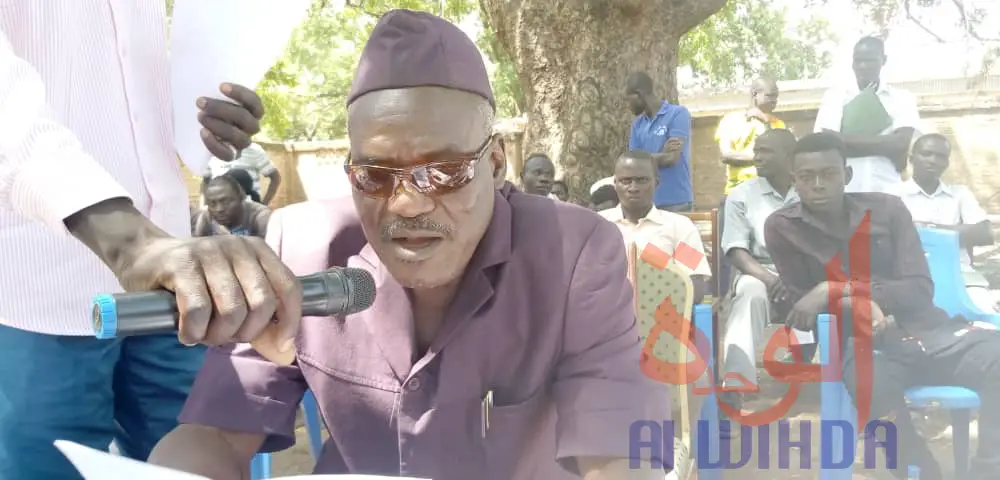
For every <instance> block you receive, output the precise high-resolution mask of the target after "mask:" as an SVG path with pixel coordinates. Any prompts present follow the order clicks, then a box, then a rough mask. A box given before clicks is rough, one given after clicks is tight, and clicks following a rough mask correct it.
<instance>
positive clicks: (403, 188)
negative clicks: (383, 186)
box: [387, 181, 434, 218]
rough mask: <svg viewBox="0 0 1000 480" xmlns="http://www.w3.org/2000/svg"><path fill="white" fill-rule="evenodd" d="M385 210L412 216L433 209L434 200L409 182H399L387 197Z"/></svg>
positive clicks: (402, 215)
mask: <svg viewBox="0 0 1000 480" xmlns="http://www.w3.org/2000/svg"><path fill="white" fill-rule="evenodd" d="M387 210H389V211H390V212H392V213H394V214H396V215H399V216H400V217H404V218H413V217H417V216H420V215H423V214H426V213H430V212H431V211H432V210H434V200H433V199H432V198H431V197H429V196H428V195H424V194H422V193H420V192H418V191H417V189H416V188H414V187H413V186H412V185H411V184H410V182H408V181H403V182H400V183H399V185H398V186H397V187H396V190H395V191H394V192H393V193H392V196H391V197H389V204H388V207H387Z"/></svg>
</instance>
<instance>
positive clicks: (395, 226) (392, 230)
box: [379, 216, 453, 240]
mask: <svg viewBox="0 0 1000 480" xmlns="http://www.w3.org/2000/svg"><path fill="white" fill-rule="evenodd" d="M452 230H453V229H452V228H451V227H449V226H447V225H443V224H440V223H437V222H435V221H433V220H431V219H430V218H428V217H426V216H419V217H413V218H400V219H397V220H393V221H392V222H389V223H387V224H385V225H383V226H382V229H381V231H380V232H379V233H380V235H381V237H382V239H383V240H389V239H391V238H393V237H395V236H397V235H398V234H400V233H404V232H405V233H417V232H434V233H439V234H441V236H445V237H446V236H448V235H451V233H452Z"/></svg>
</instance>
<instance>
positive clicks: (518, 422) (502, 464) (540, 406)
mask: <svg viewBox="0 0 1000 480" xmlns="http://www.w3.org/2000/svg"><path fill="white" fill-rule="evenodd" d="M548 400H549V394H548V392H547V391H545V390H544V389H541V390H539V391H537V392H535V393H534V394H532V395H531V396H530V397H528V398H527V399H524V400H522V401H519V402H517V403H511V404H506V405H502V404H494V405H493V407H492V408H489V407H488V406H484V408H483V409H482V410H483V415H485V417H486V418H485V419H483V424H484V431H483V438H482V447H483V458H484V459H485V461H486V471H487V472H489V477H488V478H489V479H491V480H509V479H516V478H524V475H523V474H521V473H518V472H517V467H518V464H522V463H523V464H524V467H526V468H530V467H531V465H529V464H528V463H530V462H522V460H523V459H525V458H527V457H529V456H532V455H531V452H530V450H531V446H532V445H533V444H535V442H537V441H545V439H544V438H541V436H540V435H539V433H540V431H539V429H540V428H541V427H542V426H543V422H542V420H544V417H545V413H546V411H547V406H548V404H549V402H548ZM553 455H554V452H553ZM550 461H554V458H551V459H550ZM527 478H531V476H530V475H529V476H528V477H527Z"/></svg>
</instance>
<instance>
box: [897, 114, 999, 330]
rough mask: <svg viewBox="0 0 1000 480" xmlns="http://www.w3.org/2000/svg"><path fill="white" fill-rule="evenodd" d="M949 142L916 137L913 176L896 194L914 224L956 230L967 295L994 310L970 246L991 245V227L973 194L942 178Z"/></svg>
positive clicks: (983, 307) (934, 135)
mask: <svg viewBox="0 0 1000 480" xmlns="http://www.w3.org/2000/svg"><path fill="white" fill-rule="evenodd" d="M950 156H951V143H950V142H949V141H948V138H946V137H945V136H944V135H941V134H939V133H931V134H927V135H924V136H922V137H920V138H918V139H917V141H916V142H914V144H913V150H912V152H910V163H911V164H912V165H913V178H911V179H909V180H907V181H905V182H903V183H902V184H901V185H900V186H899V188H898V189H897V191H896V192H894V193H896V194H898V195H899V198H901V199H902V200H903V203H905V204H906V208H908V209H909V210H910V215H913V221H914V222H915V223H917V225H922V226H928V227H933V228H944V229H948V230H954V231H956V232H958V239H959V242H961V245H962V248H963V250H962V252H961V253H960V255H961V260H962V273H963V276H964V278H965V289H966V291H968V292H969V297H971V298H972V301H973V302H974V303H975V304H976V306H977V307H979V309H980V310H982V311H984V312H995V311H996V299H994V298H993V295H992V294H991V293H990V284H989V282H988V281H987V280H986V277H984V276H983V274H981V273H979V272H977V271H975V270H974V269H973V268H972V258H971V257H970V256H969V253H968V250H969V249H970V248H971V247H978V246H982V245H993V227H992V225H990V221H989V219H988V218H987V217H986V211H985V210H983V207H981V206H980V205H979V201H978V200H976V196H975V195H973V194H972V192H971V191H970V190H969V189H968V188H967V187H965V186H963V185H949V184H947V183H944V182H942V181H941V175H942V174H943V173H944V171H945V170H947V169H948V163H949V160H948V159H949V157H950Z"/></svg>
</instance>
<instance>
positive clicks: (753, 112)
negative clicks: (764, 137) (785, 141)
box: [747, 107, 771, 124]
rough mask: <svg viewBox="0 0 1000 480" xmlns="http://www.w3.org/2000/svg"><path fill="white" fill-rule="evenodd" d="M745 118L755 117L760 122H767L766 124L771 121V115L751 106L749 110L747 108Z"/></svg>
mask: <svg viewBox="0 0 1000 480" xmlns="http://www.w3.org/2000/svg"><path fill="white" fill-rule="evenodd" d="M747 118H748V119H749V118H756V119H757V120H760V121H761V122H764V123H767V124H769V123H771V115H770V114H768V113H765V112H764V111H763V110H761V109H760V108H757V107H753V108H751V109H750V110H747Z"/></svg>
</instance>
